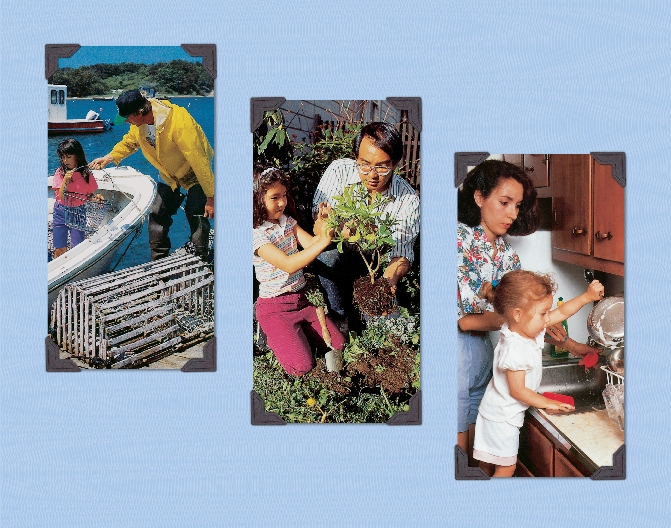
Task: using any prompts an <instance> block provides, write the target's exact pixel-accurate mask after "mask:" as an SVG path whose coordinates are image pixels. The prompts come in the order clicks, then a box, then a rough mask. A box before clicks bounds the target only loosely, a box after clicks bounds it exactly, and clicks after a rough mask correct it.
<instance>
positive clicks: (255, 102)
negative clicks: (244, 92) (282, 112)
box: [249, 97, 286, 134]
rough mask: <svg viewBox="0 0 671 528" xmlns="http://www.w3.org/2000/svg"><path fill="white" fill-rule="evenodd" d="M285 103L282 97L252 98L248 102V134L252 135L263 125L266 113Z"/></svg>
mask: <svg viewBox="0 0 671 528" xmlns="http://www.w3.org/2000/svg"><path fill="white" fill-rule="evenodd" d="M285 101H286V99H285V98H284V97H252V98H251V99H250V100H249V118H250V128H251V130H250V132H251V133H252V134H253V133H254V131H255V130H256V129H257V128H259V126H260V125H261V123H263V115H264V114H265V113H266V112H268V111H271V110H277V109H278V108H279V107H280V105H281V104H283V103H284V102H285Z"/></svg>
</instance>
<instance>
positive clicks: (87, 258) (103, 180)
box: [47, 167, 156, 307]
mask: <svg viewBox="0 0 671 528" xmlns="http://www.w3.org/2000/svg"><path fill="white" fill-rule="evenodd" d="M92 172H93V176H94V177H95V179H96V182H97V183H98V190H97V191H96V194H100V195H101V197H102V199H103V201H104V203H105V204H106V207H105V209H104V213H103V217H102V218H101V219H99V224H98V225H96V226H95V229H94V230H91V232H90V233H88V234H87V237H86V238H85V239H84V241H83V242H81V243H80V244H77V245H76V246H75V247H73V248H71V249H69V250H68V251H66V252H65V253H64V254H62V255H61V256H59V257H57V258H55V259H53V260H50V261H49V263H48V265H47V275H48V284H49V286H48V290H49V307H51V305H52V303H53V301H54V300H55V299H56V297H57V296H58V292H59V291H60V290H61V289H62V288H63V287H64V286H65V285H66V284H68V283H70V282H73V281H78V280H82V279H86V278H89V277H94V276H97V275H100V274H103V273H107V272H108V271H110V267H111V266H113V265H114V264H115V263H116V260H115V257H116V259H118V254H119V253H120V250H121V248H122V245H123V243H124V241H125V240H127V239H128V238H129V237H130V236H131V235H133V234H134V233H136V232H137V231H138V230H139V229H140V228H141V226H142V224H143V223H144V219H145V217H146V216H147V215H148V214H149V210H150V208H151V205H152V203H153V201H154V197H155V196H156V182H155V181H154V180H153V179H152V178H150V177H149V176H147V175H146V174H142V173H140V172H138V171H136V170H135V169H133V168H131V167H116V168H112V169H104V170H94V171H92ZM52 182H53V176H49V177H48V179H47V190H48V201H47V203H48V232H49V235H51V223H52V216H53V208H54V202H55V198H54V190H53V188H52ZM67 221H68V220H67V217H66V223H67ZM86 231H89V229H86ZM49 240H51V236H49ZM50 245H51V242H50ZM51 249H52V248H50V253H49V254H50V255H51Z"/></svg>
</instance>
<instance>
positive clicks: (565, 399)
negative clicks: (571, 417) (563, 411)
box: [543, 392, 575, 407]
mask: <svg viewBox="0 0 671 528" xmlns="http://www.w3.org/2000/svg"><path fill="white" fill-rule="evenodd" d="M543 396H545V397H546V398H548V399H549V400H555V401H558V402H561V403H568V404H569V405H572V406H573V407H575V401H574V400H573V396H568V395H566V394H557V393H555V392H544V393H543Z"/></svg>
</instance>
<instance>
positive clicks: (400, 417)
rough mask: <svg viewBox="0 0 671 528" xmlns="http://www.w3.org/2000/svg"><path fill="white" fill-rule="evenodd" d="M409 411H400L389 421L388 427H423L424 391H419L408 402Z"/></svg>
mask: <svg viewBox="0 0 671 528" xmlns="http://www.w3.org/2000/svg"><path fill="white" fill-rule="evenodd" d="M408 406H409V407H410V410H409V411H398V412H396V413H394V416H392V417H391V418H389V420H387V422H386V423H387V425H422V391H417V392H416V393H415V394H413V395H412V396H411V398H410V400H409V401H408Z"/></svg>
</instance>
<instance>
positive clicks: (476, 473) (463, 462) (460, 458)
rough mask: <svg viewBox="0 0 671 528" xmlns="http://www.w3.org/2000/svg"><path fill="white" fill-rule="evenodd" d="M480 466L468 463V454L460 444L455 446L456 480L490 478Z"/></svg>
mask: <svg viewBox="0 0 671 528" xmlns="http://www.w3.org/2000/svg"><path fill="white" fill-rule="evenodd" d="M490 479H491V477H488V476H487V474H486V473H485V472H484V471H482V469H480V468H479V467H470V466H469V465H468V455H467V454H466V452H465V451H464V450H463V449H461V447H459V446H458V445H455V446H454V480H490Z"/></svg>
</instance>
